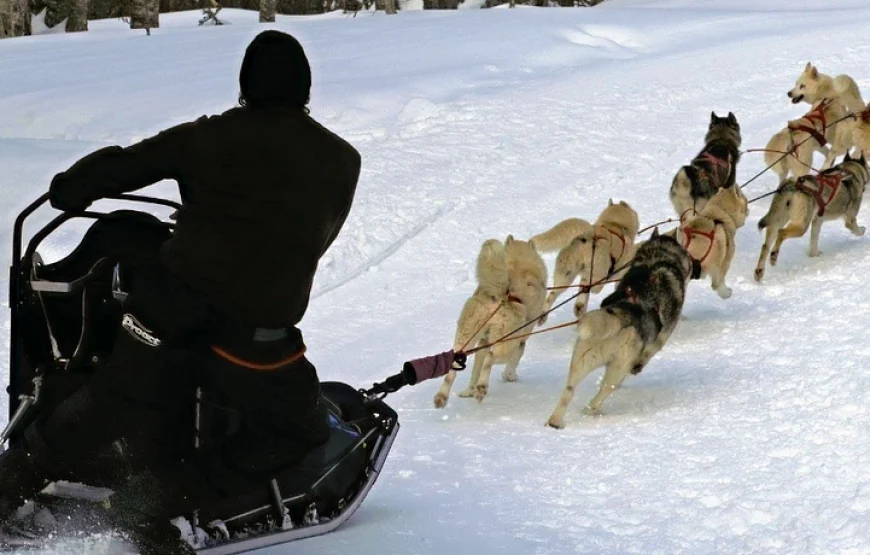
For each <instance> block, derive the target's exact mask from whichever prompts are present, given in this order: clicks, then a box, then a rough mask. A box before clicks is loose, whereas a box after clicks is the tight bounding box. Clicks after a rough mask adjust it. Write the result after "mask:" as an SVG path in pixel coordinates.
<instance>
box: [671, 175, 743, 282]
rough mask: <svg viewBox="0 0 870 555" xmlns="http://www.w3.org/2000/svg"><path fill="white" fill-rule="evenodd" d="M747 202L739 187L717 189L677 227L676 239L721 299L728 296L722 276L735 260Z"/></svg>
mask: <svg viewBox="0 0 870 555" xmlns="http://www.w3.org/2000/svg"><path fill="white" fill-rule="evenodd" d="M748 215H749V202H748V201H747V199H746V197H745V196H744V195H743V192H742V191H741V190H740V187H738V186H736V185H732V186H731V187H727V188H723V189H719V191H718V192H717V193H716V194H715V195H713V198H711V199H710V200H709V201H708V202H707V204H706V205H705V206H704V208H703V209H702V210H701V211H699V212H698V213H694V212H693V211H689V213H688V214H686V217H685V218H683V219H682V221H681V222H680V227H679V228H677V229H676V234H675V235H676V238H677V241H679V242H680V243H681V244H682V245H683V247H684V248H685V249H686V250H687V251H689V255H690V256H691V257H692V258H693V259H694V260H697V261H698V263H699V265H700V268H701V274H700V275H699V276H697V277H706V276H708V275H709V276H710V281H711V283H710V285H711V287H712V288H713V290H714V291H716V293H718V294H719V296H720V297H721V298H723V299H727V298H729V297H731V288H729V287H728V286H727V285H725V276H726V275H727V274H728V269H729V268H730V267H731V261H732V260H734V253H735V250H736V244H737V230H738V229H740V228H741V227H743V224H745V223H746V218H747V216H748Z"/></svg>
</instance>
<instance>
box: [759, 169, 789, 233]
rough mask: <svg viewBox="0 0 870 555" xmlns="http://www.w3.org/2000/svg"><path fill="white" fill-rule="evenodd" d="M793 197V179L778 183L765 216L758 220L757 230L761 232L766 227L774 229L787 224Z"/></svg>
mask: <svg viewBox="0 0 870 555" xmlns="http://www.w3.org/2000/svg"><path fill="white" fill-rule="evenodd" d="M793 197H794V179H786V180H785V181H783V182H782V183H780V185H779V189H777V191H776V193H775V194H774V195H773V200H772V201H771V202H770V208H769V209H768V210H767V214H765V215H764V216H763V217H762V218H761V219H760V220H758V230H759V231H763V230H764V229H765V228H767V227H768V226H774V227H775V228H776V229H780V228H782V227H784V226H785V224H787V223H788V219H789V211H790V209H791V203H792V201H793Z"/></svg>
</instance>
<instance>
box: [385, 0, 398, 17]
mask: <svg viewBox="0 0 870 555" xmlns="http://www.w3.org/2000/svg"><path fill="white" fill-rule="evenodd" d="M384 11H385V12H387V15H393V14H394V13H396V0H384Z"/></svg>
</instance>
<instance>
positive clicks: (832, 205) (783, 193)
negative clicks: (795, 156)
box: [755, 153, 870, 281]
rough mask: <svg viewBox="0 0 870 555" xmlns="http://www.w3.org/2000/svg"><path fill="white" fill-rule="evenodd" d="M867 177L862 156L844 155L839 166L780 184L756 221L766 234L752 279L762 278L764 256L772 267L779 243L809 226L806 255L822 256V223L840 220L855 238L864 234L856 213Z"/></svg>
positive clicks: (802, 232)
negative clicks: (761, 215) (820, 242)
mask: <svg viewBox="0 0 870 555" xmlns="http://www.w3.org/2000/svg"><path fill="white" fill-rule="evenodd" d="M868 178H870V173H868V170H867V161H866V160H865V158H864V156H863V155H862V156H861V157H860V158H858V159H854V158H852V157H851V156H850V155H849V153H846V157H845V159H844V160H843V162H842V163H840V164H838V165H836V166H834V167H833V168H830V169H827V170H824V171H823V172H821V173H820V174H819V175H804V176H801V177H799V178H797V179H786V180H785V181H783V182H782V184H781V185H780V186H779V189H777V191H776V194H775V195H774V196H773V200H772V201H771V203H770V209H769V210H768V211H767V214H766V215H765V216H764V217H763V218H761V221H759V222H758V229H766V230H767V234H766V236H765V239H764V245H762V246H761V254H760V255H759V257H758V264H757V265H756V267H755V280H756V281H761V279H762V278H763V277H764V264H765V259H766V258H767V256H768V253H769V254H770V265H771V266H776V260H777V258H778V257H779V249H780V248H781V247H782V243H783V241H785V240H786V239H793V238H795V237H803V235H804V234H805V233H806V232H807V228H809V227H810V224H812V229H811V230H810V253H809V254H810V256H819V255H820V254H822V253H821V251H820V250H819V233H820V232H821V230H822V223H824V222H827V221H831V220H837V219H840V218H842V219H843V220H844V221H845V224H846V229H848V230H849V231H851V232H852V233H853V234H854V235H857V236H859V237H860V236H861V235H864V227H863V226H859V225H858V211H859V210H860V209H861V200H862V199H863V198H864V188H865V187H866V186H867V181H868ZM774 237H775V238H776V241H775V242H774ZM771 245H773V247H772V249H771Z"/></svg>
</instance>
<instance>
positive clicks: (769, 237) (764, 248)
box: [755, 226, 779, 281]
mask: <svg viewBox="0 0 870 555" xmlns="http://www.w3.org/2000/svg"><path fill="white" fill-rule="evenodd" d="M764 231H765V234H764V244H762V245H761V255H760V256H759V257H758V264H756V265H755V281H761V280H762V279H763V278H764V266H765V264H766V262H767V256H768V255H769V254H770V247H771V245H773V241H774V238H775V237H776V232H777V231H779V230H777V229H774V228H773V227H772V226H768V227H767V228H766V229H765V230H764ZM770 262H771V264H776V258H775V257H774V256H772V255H771V257H770Z"/></svg>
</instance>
